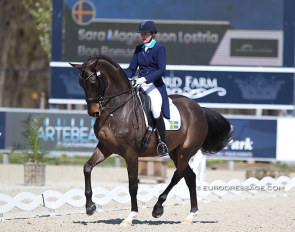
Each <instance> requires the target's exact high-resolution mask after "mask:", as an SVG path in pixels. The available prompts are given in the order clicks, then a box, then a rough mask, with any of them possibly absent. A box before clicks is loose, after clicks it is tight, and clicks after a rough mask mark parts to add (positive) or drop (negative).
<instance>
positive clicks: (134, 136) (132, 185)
mask: <svg viewBox="0 0 295 232" xmlns="http://www.w3.org/2000/svg"><path fill="white" fill-rule="evenodd" d="M71 65H72V66H73V67H75V68H77V69H78V70H79V71H80V81H79V83H80V85H81V87H82V88H83V90H84V92H85V97H86V102H87V108H88V114H89V115H90V116H93V117H97V119H96V122H95V124H94V133H95V135H96V137H97V139H98V144H97V146H96V148H95V150H94V152H93V154H92V156H91V158H90V159H89V160H88V161H87V162H86V163H85V165H84V177H85V196H86V213H87V214H88V215H92V214H93V213H94V212H95V210H96V205H95V203H94V202H93V201H92V187H91V171H92V169H93V167H94V166H96V165H97V164H99V163H101V162H102V161H104V160H105V159H106V158H107V157H109V156H111V155H112V154H118V155H120V156H121V157H122V158H123V159H125V161H126V166H127V171H128V179H129V193H130V198H131V213H130V215H129V216H128V217H127V218H126V219H125V220H123V222H122V225H132V221H133V219H134V218H135V217H136V216H137V214H138V205H137V191H138V157H139V156H140V157H152V156H157V150H156V143H157V139H156V135H155V134H154V133H153V134H152V136H151V140H150V145H149V147H148V148H147V149H146V150H145V151H144V152H140V143H141V140H142V138H143V137H144V135H145V131H146V125H145V119H144V114H143V112H142V108H141V107H139V104H140V100H139V98H138V96H137V93H136V89H137V88H134V87H132V86H131V84H130V81H129V80H128V78H127V76H126V74H125V72H124V71H123V69H122V68H121V67H120V66H119V65H118V64H117V63H115V62H114V61H112V60H111V59H110V58H108V57H106V56H102V55H100V56H97V57H91V58H89V59H88V60H87V61H86V62H84V63H83V64H71ZM170 98H171V99H172V101H173V103H174V104H175V105H176V107H177V108H178V110H179V112H180V115H181V126H180V128H179V129H178V130H175V131H167V134H166V137H167V146H168V148H169V151H170V152H169V156H170V158H171V159H172V160H173V162H174V165H175V167H176V171H175V172H174V175H173V177H172V179H171V182H170V184H169V185H168V186H167V188H166V189H165V190H164V192H163V193H162V194H160V196H159V198H158V200H157V202H156V204H155V206H154V208H153V212H152V215H153V216H154V217H160V216H161V215H162V214H163V212H164V208H163V203H164V202H165V200H166V199H167V196H168V194H169V192H170V190H171V189H172V188H173V187H174V186H175V185H176V184H177V183H178V182H179V181H180V180H181V179H182V178H184V179H185V182H186V184H187V186H188V189H189V192H190V202H191V210H190V214H189V215H188V216H187V217H186V218H185V219H184V223H192V220H193V217H194V216H196V215H197V213H198V204H197V190H196V175H195V173H194V172H193V171H192V169H191V167H190V165H189V164H188V163H189V160H190V159H191V157H192V156H194V155H195V154H196V153H197V151H198V150H199V149H200V150H202V151H203V153H205V154H206V153H216V152H218V151H220V150H221V149H222V148H224V147H225V146H227V144H228V143H229V141H230V140H231V126H230V124H229V122H228V120H226V119H225V118H224V117H223V116H222V115H221V114H219V113H218V112H216V111H214V110H211V109H208V108H202V107H200V106H199V105H198V103H196V102H195V101H193V100H191V99H189V98H187V97H185V96H181V95H171V96H170Z"/></svg>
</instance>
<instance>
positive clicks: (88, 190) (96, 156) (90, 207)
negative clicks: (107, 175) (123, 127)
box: [83, 146, 109, 215]
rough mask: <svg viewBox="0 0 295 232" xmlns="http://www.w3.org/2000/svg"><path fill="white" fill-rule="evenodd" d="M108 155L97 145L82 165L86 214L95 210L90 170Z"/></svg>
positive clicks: (90, 213)
mask: <svg viewBox="0 0 295 232" xmlns="http://www.w3.org/2000/svg"><path fill="white" fill-rule="evenodd" d="M108 156H109V155H104V154H103V153H102V152H101V150H100V149H99V147H98V146H97V147H96V148H95V150H94V152H93V154H92V156H91V158H90V159H89V160H88V161H87V162H86V163H85V165H84V170H83V171H84V180H85V197H86V214H88V215H92V214H93V213H94V211H95V210H96V206H95V203H94V202H93V201H92V187H91V171H92V169H93V167H94V166H95V165H97V164H99V163H101V162H102V161H103V160H105V158H106V157H108Z"/></svg>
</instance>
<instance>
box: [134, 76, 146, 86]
mask: <svg viewBox="0 0 295 232" xmlns="http://www.w3.org/2000/svg"><path fill="white" fill-rule="evenodd" d="M144 83H146V79H145V77H140V78H138V79H137V80H136V85H142V84H144Z"/></svg>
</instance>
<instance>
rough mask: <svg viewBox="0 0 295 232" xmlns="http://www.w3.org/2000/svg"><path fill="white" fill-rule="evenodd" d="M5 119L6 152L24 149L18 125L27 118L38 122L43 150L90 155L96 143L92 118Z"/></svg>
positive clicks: (73, 115) (22, 116)
mask: <svg viewBox="0 0 295 232" xmlns="http://www.w3.org/2000/svg"><path fill="white" fill-rule="evenodd" d="M6 115H7V120H6V128H9V130H7V133H6V136H5V147H6V149H12V148H18V147H20V148H23V149H26V148H28V144H27V143H26V141H25V138H24V137H23V131H24V127H23V125H22V124H23V122H24V121H25V120H26V119H27V118H28V117H29V116H31V117H32V118H39V119H40V120H42V126H41V127H40V128H39V130H38V134H39V137H40V138H41V141H42V146H43V148H44V150H47V151H50V152H54V151H59V152H63V151H64V152H65V153H67V152H72V153H76V154H78V153H79V152H89V153H90V154H91V152H92V151H93V150H94V148H95V147H96V145H97V143H98V140H97V139H96V137H95V135H94V132H93V129H92V128H93V125H94V123H95V118H90V117H89V116H88V115H87V114H86V112H83V113H81V114H77V113H73V112H71V113H70V112H68V111H64V112H63V111H61V112H60V111H59V112H56V113H51V112H46V113H45V112H44V113H42V112H40V113H36V112H31V113H30V112H7V113H6Z"/></svg>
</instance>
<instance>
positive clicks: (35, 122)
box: [22, 115, 46, 186]
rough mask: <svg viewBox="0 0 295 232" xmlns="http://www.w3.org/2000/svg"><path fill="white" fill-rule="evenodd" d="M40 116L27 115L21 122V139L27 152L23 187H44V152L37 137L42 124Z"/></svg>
mask: <svg viewBox="0 0 295 232" xmlns="http://www.w3.org/2000/svg"><path fill="white" fill-rule="evenodd" d="M43 118H44V117H42V116H34V117H33V116H32V115H29V116H28V117H27V119H25V120H24V121H22V127H23V129H24V130H23V137H24V140H25V142H26V146H28V148H27V149H26V150H27V152H26V153H25V154H24V155H25V160H26V161H25V162H24V183H25V185H38V186H43V185H45V170H46V164H45V163H44V156H45V155H46V151H45V150H43V148H42V140H41V138H40V137H39V129H40V127H41V126H42V122H43Z"/></svg>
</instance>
